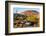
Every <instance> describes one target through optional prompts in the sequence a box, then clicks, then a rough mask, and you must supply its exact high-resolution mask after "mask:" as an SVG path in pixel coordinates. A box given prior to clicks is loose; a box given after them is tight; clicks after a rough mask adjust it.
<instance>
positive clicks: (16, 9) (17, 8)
mask: <svg viewBox="0 0 46 36" xmlns="http://www.w3.org/2000/svg"><path fill="white" fill-rule="evenodd" d="M26 10H35V11H39V8H21V7H16V8H15V7H14V8H13V13H16V11H17V12H21V11H26Z"/></svg>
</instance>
